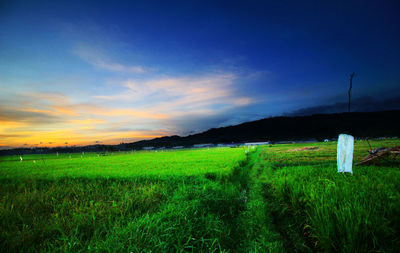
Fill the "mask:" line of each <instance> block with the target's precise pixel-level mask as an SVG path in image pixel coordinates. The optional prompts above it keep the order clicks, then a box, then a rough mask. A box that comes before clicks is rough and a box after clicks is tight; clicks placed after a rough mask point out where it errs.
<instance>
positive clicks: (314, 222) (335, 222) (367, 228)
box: [263, 142, 400, 252]
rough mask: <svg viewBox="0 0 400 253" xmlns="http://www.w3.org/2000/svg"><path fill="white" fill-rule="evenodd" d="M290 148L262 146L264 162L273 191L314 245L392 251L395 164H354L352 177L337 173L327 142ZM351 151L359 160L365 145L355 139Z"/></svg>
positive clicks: (397, 241)
mask: <svg viewBox="0 0 400 253" xmlns="http://www.w3.org/2000/svg"><path fill="white" fill-rule="evenodd" d="M290 148H293V147H290ZM290 148H289V147H287V148H285V147H284V148H278V147H277V148H274V147H272V148H270V149H266V150H265V151H264V153H263V159H264V164H265V165H266V167H267V168H268V170H269V171H270V179H269V181H270V182H271V183H272V187H273V188H274V190H275V194H276V195H277V196H279V198H281V199H282V201H284V202H285V203H286V204H287V206H288V208H289V209H290V210H291V212H292V213H294V215H295V216H296V217H297V218H298V219H299V220H300V222H301V223H302V226H303V229H304V233H305V234H308V236H309V237H311V240H312V241H314V243H315V248H316V249H319V250H322V251H326V252H367V251H368V252H369V251H384V252H396V251H397V249H399V248H400V170H399V167H398V163H397V164H396V163H391V162H390V161H389V162H381V163H378V164H376V165H372V166H359V167H355V168H354V175H348V174H339V173H337V168H336V161H335V159H334V155H335V152H333V151H334V146H333V145H332V146H323V145H322V146H321V148H320V149H319V150H318V151H309V152H307V151H300V152H290V151H288V150H289V149H290ZM356 149H357V150H358V151H357V153H356V159H360V158H361V156H362V155H363V153H364V152H365V151H366V143H360V142H359V143H358V144H357V145H356ZM365 153H366V152H365ZM321 157H324V159H320V158H321Z"/></svg>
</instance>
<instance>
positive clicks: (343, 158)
mask: <svg viewBox="0 0 400 253" xmlns="http://www.w3.org/2000/svg"><path fill="white" fill-rule="evenodd" d="M353 151H354V137H353V136H351V135H347V134H340V135H339V140H338V145H337V165H338V172H350V173H352V174H353V169H352V166H353Z"/></svg>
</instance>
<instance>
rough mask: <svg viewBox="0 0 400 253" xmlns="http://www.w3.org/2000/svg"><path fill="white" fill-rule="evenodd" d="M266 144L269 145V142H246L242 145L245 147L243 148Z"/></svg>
mask: <svg viewBox="0 0 400 253" xmlns="http://www.w3.org/2000/svg"><path fill="white" fill-rule="evenodd" d="M268 144H270V142H269V141H263V142H261V141H260V142H247V143H244V144H243V145H245V146H257V145H268Z"/></svg>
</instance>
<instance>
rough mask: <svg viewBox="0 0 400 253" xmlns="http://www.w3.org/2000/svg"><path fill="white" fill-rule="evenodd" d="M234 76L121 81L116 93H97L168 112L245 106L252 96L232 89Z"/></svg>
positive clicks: (182, 112)
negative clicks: (120, 89) (121, 88)
mask: <svg viewBox="0 0 400 253" xmlns="http://www.w3.org/2000/svg"><path fill="white" fill-rule="evenodd" d="M236 79H237V76H236V75H234V74H231V73H222V74H206V75H199V76H183V77H160V78H157V79H151V80H146V81H137V80H127V81H124V82H122V84H121V85H122V87H123V88H124V90H123V91H122V92H120V93H117V94H111V95H98V96H95V98H97V99H100V100H104V101H111V102H112V101H129V102H130V103H131V104H133V105H137V106H139V107H140V108H142V109H143V108H146V109H148V110H150V111H153V112H161V113H168V114H170V115H175V116H178V115H182V114H188V113H189V114H193V113H200V112H214V111H220V110H223V109H226V108H230V107H235V106H245V105H249V104H251V103H253V102H254V99H253V98H251V97H247V96H241V95H240V94H238V93H237V91H236V90H235V85H234V81H235V80H236Z"/></svg>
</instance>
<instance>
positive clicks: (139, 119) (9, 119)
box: [0, 1, 400, 147]
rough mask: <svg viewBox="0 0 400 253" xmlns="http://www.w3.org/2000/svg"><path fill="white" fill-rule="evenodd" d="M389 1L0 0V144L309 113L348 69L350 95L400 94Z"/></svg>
mask: <svg viewBox="0 0 400 253" xmlns="http://www.w3.org/2000/svg"><path fill="white" fill-rule="evenodd" d="M399 10H400V9H399V3H398V2H397V1H332V2H330V3H327V2H326V1H180V2H177V1H121V2H119V1H107V2H106V1H2V3H1V4H0V108H1V109H0V121H2V124H1V125H2V126H1V127H0V137H1V138H0V146H3V147H5V146H22V145H24V144H25V146H45V145H47V146H49V145H50V146H51V145H64V144H65V143H67V142H68V145H72V144H77V145H80V144H91V143H95V142H101V143H119V142H122V141H124V142H128V141H135V140H140V139H144V138H153V137H156V136H162V135H171V134H180V135H186V134H189V133H194V132H199V131H203V130H207V129H208V128H211V127H219V126H225V125H231V124H236V123H240V122H244V121H248V120H254V119H260V118H264V117H269V116H274V115H282V114H290V113H293V112H296V111H298V110H301V109H304V108H306V109H307V108H320V107H321V106H326V105H330V104H335V103H340V102H345V101H346V99H347V97H346V94H347V88H348V79H349V74H350V73H351V72H353V71H354V72H356V77H355V79H354V87H353V96H354V98H355V99H357V98H363V97H365V96H373V97H374V98H375V100H377V101H378V102H379V103H380V105H382V104H383V105H384V104H385V103H383V102H382V101H385V99H396V97H398V95H399V90H400V89H399V79H400V77H399V74H398V72H399V69H400V63H399V58H400V47H399V45H400V32H399V31H400V27H399V26H400V20H399V19H400V18H399V15H398V13H399ZM359 101H369V103H373V102H371V101H372V100H362V99H361V100H359ZM390 106H393V105H392V104H390ZM381 107H382V106H381ZM381 107H380V108H381ZM383 107H384V106H383ZM357 108H358V109H360V110H362V108H363V107H362V105H360V106H359V107H357ZM369 108H370V106H369ZM383 109H393V108H390V107H388V108H383ZM303 111H304V110H303ZM314 112H318V111H314ZM324 112H325V111H324Z"/></svg>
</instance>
